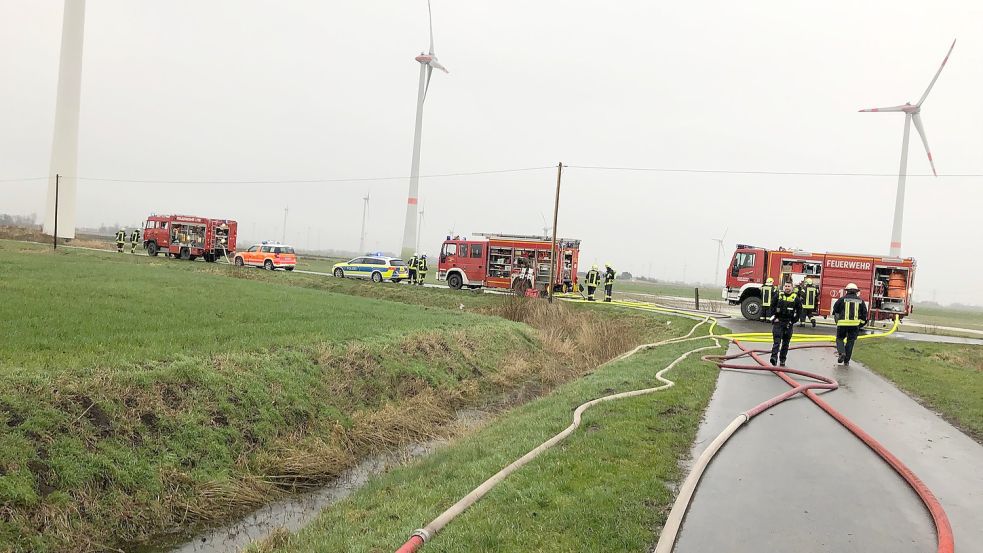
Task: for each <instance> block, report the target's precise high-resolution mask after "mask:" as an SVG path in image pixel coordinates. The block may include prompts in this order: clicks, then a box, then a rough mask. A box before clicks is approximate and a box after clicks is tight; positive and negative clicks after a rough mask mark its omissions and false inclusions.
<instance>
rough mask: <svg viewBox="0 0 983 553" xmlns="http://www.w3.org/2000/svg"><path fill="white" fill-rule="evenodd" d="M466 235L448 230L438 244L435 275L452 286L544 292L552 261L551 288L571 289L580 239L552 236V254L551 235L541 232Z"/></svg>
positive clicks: (455, 287)
mask: <svg viewBox="0 0 983 553" xmlns="http://www.w3.org/2000/svg"><path fill="white" fill-rule="evenodd" d="M476 236H478V238H474V239H471V240H468V238H467V237H464V238H461V237H459V236H454V237H453V238H452V237H450V236H448V237H447V239H446V240H445V241H444V243H443V245H442V246H441V249H440V258H439V260H438V264H437V279H438V280H445V281H447V285H448V286H450V287H451V288H454V289H460V288H464V287H467V288H480V287H488V288H511V289H513V290H517V291H522V292H525V290H527V289H530V288H532V289H535V290H538V291H539V292H541V293H544V292H546V291H547V290H548V289H549V285H550V268H551V265H552V260H553V259H555V260H556V264H555V265H553V274H552V286H553V290H554V291H562V290H574V289H575V286H576V284H577V262H578V258H579V257H580V240H575V239H569V238H564V239H559V240H557V244H556V245H557V248H556V250H555V251H556V252H558V255H555V256H554V255H552V253H553V252H554V251H553V250H552V245H553V243H552V240H551V239H549V238H546V237H543V236H525V235H517V234H477V235H476Z"/></svg>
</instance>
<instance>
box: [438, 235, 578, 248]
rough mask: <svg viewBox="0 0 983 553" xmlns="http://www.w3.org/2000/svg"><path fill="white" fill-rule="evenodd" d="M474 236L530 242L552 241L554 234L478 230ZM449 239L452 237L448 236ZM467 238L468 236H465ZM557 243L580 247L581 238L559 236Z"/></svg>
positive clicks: (486, 238)
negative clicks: (504, 232)
mask: <svg viewBox="0 0 983 553" xmlns="http://www.w3.org/2000/svg"><path fill="white" fill-rule="evenodd" d="M474 236H477V237H481V238H476V239H485V240H527V241H529V242H551V241H552V240H553V237H552V236H537V235H535V234H501V233H497V232H476V233H474ZM447 239H448V240H450V239H451V238H450V237H449V236H448V237H447ZM465 240H466V238H465ZM556 241H557V243H562V244H564V246H565V247H574V248H578V247H580V239H579V238H557V239H556Z"/></svg>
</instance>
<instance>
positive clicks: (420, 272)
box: [416, 254, 428, 286]
mask: <svg viewBox="0 0 983 553" xmlns="http://www.w3.org/2000/svg"><path fill="white" fill-rule="evenodd" d="M427 269H428V267H427V254H423V255H421V256H420V259H418V260H417V261H416V276H417V278H418V279H419V280H418V281H417V284H419V285H420V286H423V281H424V280H426V279H427Z"/></svg>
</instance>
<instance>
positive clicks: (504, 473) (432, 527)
mask: <svg viewBox="0 0 983 553" xmlns="http://www.w3.org/2000/svg"><path fill="white" fill-rule="evenodd" d="M708 322H709V323H710V328H709V329H708V333H707V334H706V335H700V336H695V337H694V336H693V333H694V332H696V329H697V328H699V327H700V326H702V325H704V324H707V323H708ZM715 326H716V321H715V320H713V319H711V318H710V317H704V318H703V320H702V321H700V322H699V323H697V324H696V325H694V326H693V328H691V329H690V331H689V333H687V334H686V335H685V336H682V337H680V338H673V339H670V340H663V341H661V342H656V343H654V344H643V345H640V346H638V347H636V348H635V349H633V350H631V351H629V352H627V353H624V354H622V355H620V356H618V357H617V358H615V359H613V360H611V361H609V362H608V363H613V362H615V361H620V360H622V359H626V358H628V357H630V356H632V355H634V354H636V353H638V352H640V351H644V350H646V349H651V348H655V347H659V346H664V345H668V344H677V343H680V342H687V341H692V340H704V339H712V340H713V342H714V344H713V345H709V346H703V347H699V348H695V349H692V350H689V351H687V352H685V353H683V354H682V355H680V356H679V357H677V358H676V359H675V360H674V361H673V362H672V363H669V365H667V366H666V367H665V368H663V369H662V370H660V371H659V372H658V373H656V374H655V377H656V379H658V380H659V382H662V383H663V384H662V385H661V386H656V387H654V388H645V389H642V390H633V391H630V392H621V393H617V394H611V395H607V396H603V397H599V398H597V399H593V400H591V401H588V402H586V403H583V404H581V405H580V406H579V407H577V409H576V410H575V411H574V412H573V422H571V423H570V426H568V427H566V428H565V429H564V430H563V431H561V432H560V433H559V434H556V435H555V436H553V437H552V438H550V439H548V440H546V441H545V442H543V443H542V444H540V445H539V446H537V447H536V448H535V449H533V450H532V451H530V452H529V453H526V454H525V455H523V456H522V457H520V458H519V459H517V460H515V461H513V462H512V464H510V465H508V466H507V467H505V468H503V469H502V470H500V471H498V472H497V473H495V475H493V476H492V477H491V478H489V479H488V480H485V481H484V482H483V483H482V484H481V485H480V486H478V487H477V488H475V489H474V490H473V491H472V492H471V493H469V494H468V495H466V496H464V497H463V498H461V499H460V500H459V501H458V502H457V503H455V504H454V505H451V506H450V508H448V509H447V510H446V511H444V512H443V513H441V514H440V515H439V516H438V517H437V518H435V519H434V520H433V521H431V522H430V524H427V525H426V526H424V527H423V528H420V529H418V530H416V531H415V532H414V533H413V535H412V536H411V537H410V539H409V540H407V542H406V543H404V544H403V545H402V547H400V548H399V549H398V550H397V553H411V552H413V551H417V550H419V549H420V548H421V547H423V544H424V543H426V542H427V541H429V540H430V539H431V538H433V536H434V535H436V534H437V532H440V531H441V529H443V528H444V526H446V525H447V524H448V523H449V522H450V521H451V520H453V519H454V518H455V517H457V516H458V515H460V514H461V513H463V512H464V511H465V510H466V509H467V508H468V507H470V506H471V505H473V504H475V503H476V502H477V501H478V500H479V499H481V498H482V497H484V496H485V494H487V493H488V492H489V491H491V490H492V488H494V487H495V486H496V485H497V484H498V483H499V482H501V481H502V480H505V479H506V478H507V477H508V476H509V475H510V474H512V473H513V472H515V471H517V470H519V469H520V468H522V467H523V466H524V465H526V464H527V463H529V462H530V461H532V460H533V459H535V458H536V457H539V455H540V454H542V453H543V452H544V451H546V450H547V449H549V448H551V447H553V446H554V445H556V444H557V443H559V442H561V441H562V440H563V439H565V438H566V437H567V436H569V435H570V434H572V433H573V432H574V430H576V429H577V427H579V426H580V421H581V417H582V415H583V413H584V411H586V410H588V409H590V408H591V407H593V406H594V405H597V404H598V403H603V402H606V401H614V400H618V399H625V398H629V397H636V396H641V395H646V394H651V393H655V392H658V391H661V390H665V389H667V388H671V387H672V386H674V385H675V383H674V382H673V381H672V380H669V379H668V378H666V377H665V376H664V375H665V373H667V372H668V371H670V370H671V369H672V368H673V367H675V366H676V365H678V364H679V363H681V362H682V361H683V360H684V359H686V358H687V357H689V356H690V355H691V354H693V353H696V352H698V351H704V350H708V349H713V348H719V347H720V342H719V341H718V340H717V338H716V337H715V336H714V334H713V329H714V327H715ZM606 364H607V363H605V365H606ZM602 366H603V365H602Z"/></svg>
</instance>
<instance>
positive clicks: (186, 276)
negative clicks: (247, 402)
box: [0, 241, 476, 368]
mask: <svg viewBox="0 0 983 553" xmlns="http://www.w3.org/2000/svg"><path fill="white" fill-rule="evenodd" d="M18 252H20V253H18ZM28 252H29V253H28ZM0 257H2V258H3V260H4V262H3V263H2V264H0V296H2V297H3V298H4V300H3V303H2V305H0V333H2V335H3V336H4V340H2V341H0V368H7V367H17V366H25V367H43V368H66V367H91V366H114V367H116V366H120V365H121V364H126V363H144V362H147V361H150V360H154V359H160V358H163V357H169V356H173V355H175V354H178V353H182V354H189V355H195V354H200V353H217V352H222V351H235V350H243V349H245V350H254V351H260V350H268V349H270V348H275V347H279V346H284V345H287V344H295V343H297V342H312V341H321V342H343V341H347V340H353V339H356V338H359V339H362V338H367V337H371V336H383V335H397V334H406V333H408V332H410V331H413V330H418V329H421V328H429V329H439V328H462V327H465V326H469V325H472V324H476V317H475V316H474V315H471V314H468V313H464V312H456V313H455V312H450V311H443V310H441V311H435V310H424V309H419V308H416V307H411V306H409V305H406V304H399V303H396V304H393V303H388V302H382V301H366V300H364V299H360V298H355V297H352V296H349V295H337V294H325V293H323V292H321V291H316V290H311V289H297V287H296V286H292V285H291V284H296V282H290V277H293V276H294V275H287V274H283V273H277V274H274V275H268V274H264V273H263V272H262V271H259V270H252V269H237V268H234V267H221V266H214V265H210V266H207V267H206V266H203V265H202V264H191V263H182V262H179V261H173V260H170V261H169V260H164V259H163V258H160V259H148V258H147V257H145V256H140V257H137V256H131V255H129V254H123V255H119V254H115V253H113V254H99V253H94V252H78V251H73V250H67V249H66V250H61V251H59V252H58V253H51V252H50V251H47V250H44V249H37V248H36V247H34V246H27V245H20V244H14V243H11V242H4V241H0ZM205 268H207V269H214V270H216V271H221V272H224V273H226V274H229V275H236V276H245V277H251V278H261V277H266V278H265V280H267V281H268V282H269V284H268V285H257V284H258V283H257V282H254V281H251V280H246V279H230V278H227V277H225V276H223V275H220V274H212V273H211V272H208V271H203V270H198V269H205ZM148 269H149V270H148ZM298 276H300V275H298ZM276 277H279V278H276ZM295 280H297V279H295ZM299 280H303V281H304V282H305V284H307V285H310V286H311V287H319V286H317V283H316V281H314V280H313V278H310V279H304V278H302V279H299ZM336 284H337V283H336ZM345 284H350V283H345Z"/></svg>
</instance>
